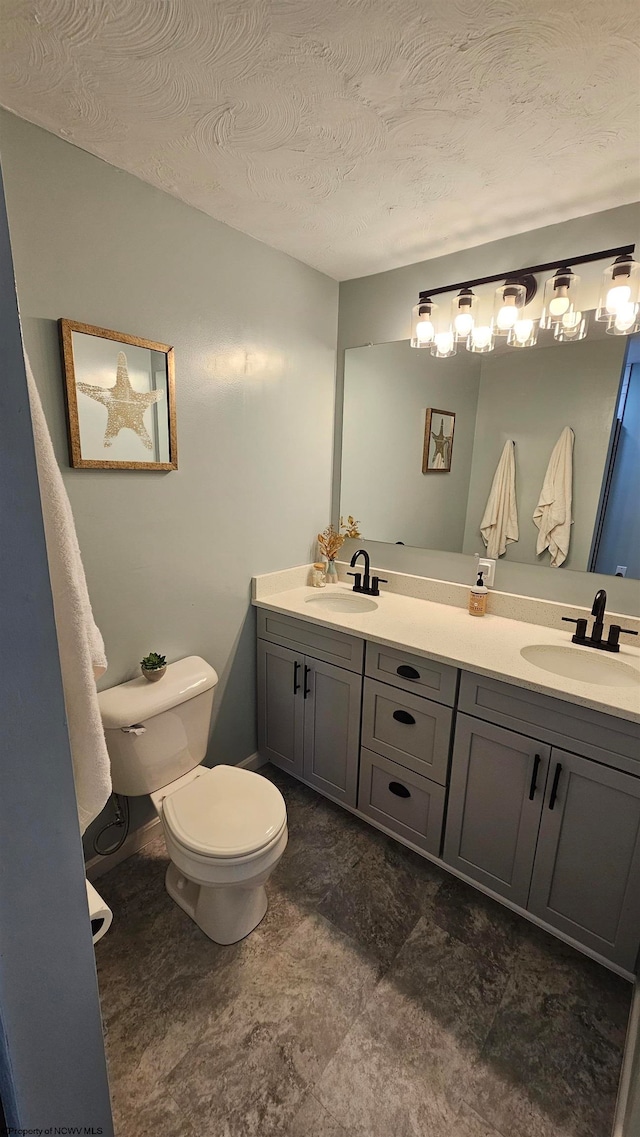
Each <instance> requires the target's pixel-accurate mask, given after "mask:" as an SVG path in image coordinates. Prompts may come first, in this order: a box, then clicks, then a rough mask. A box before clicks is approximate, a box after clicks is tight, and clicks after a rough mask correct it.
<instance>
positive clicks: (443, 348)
mask: <svg viewBox="0 0 640 1137" xmlns="http://www.w3.org/2000/svg"><path fill="white" fill-rule="evenodd" d="M456 351H457V344H456V337H455V332H454V331H453V330H452V329H451V328H449V329H448V330H447V331H445V332H436V334H435V336H434V337H433V343H432V344H431V354H432V355H435V357H436V359H447V358H448V357H449V356H450V355H455V354H456Z"/></svg>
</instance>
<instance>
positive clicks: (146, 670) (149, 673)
mask: <svg viewBox="0 0 640 1137" xmlns="http://www.w3.org/2000/svg"><path fill="white" fill-rule="evenodd" d="M140 668H141V670H142V674H143V675H144V677H145V679H148V680H149V682H150V683H157V682H158V680H159V679H162V676H163V675H164V673H165V671H166V670H167V660H166V656H164V655H158V653H157V651H150V652H149V654H148V655H145V657H144V659H143V660H141V661H140Z"/></svg>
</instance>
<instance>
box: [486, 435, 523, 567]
mask: <svg viewBox="0 0 640 1137" xmlns="http://www.w3.org/2000/svg"><path fill="white" fill-rule="evenodd" d="M514 445H515V443H513V442H512V441H511V439H508V440H507V442H505V444H504V450H503V451H502V455H501V457H500V461H499V462H498V465H497V466H496V472H495V474H494V476H493V483H492V485H491V492H490V494H489V497H488V499H487V507H486V509H485V511H484V517H483V518H482V521H481V522H480V532H481V533H482V539H483V541H484V543H485V545H486V546H487V556H488V557H501V556H503V554H504V553H505V552H506V550H507V545H508V544H509V542H510V541H517V540H518V536H519V533H518V507H517V505H516V460H515V457H514V452H513V451H514Z"/></svg>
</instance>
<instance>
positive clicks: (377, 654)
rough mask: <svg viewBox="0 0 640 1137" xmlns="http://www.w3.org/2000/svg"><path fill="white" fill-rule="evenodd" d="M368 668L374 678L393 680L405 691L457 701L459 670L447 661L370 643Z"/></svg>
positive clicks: (368, 645) (449, 703) (445, 701)
mask: <svg viewBox="0 0 640 1137" xmlns="http://www.w3.org/2000/svg"><path fill="white" fill-rule="evenodd" d="M365 671H366V674H367V675H370V676H371V678H372V679H380V680H381V681H382V682H383V683H392V684H393V686H394V687H400V689H401V690H403V691H413V692H415V694H416V695H424V696H426V698H427V699H434V700H435V702H436V703H445V704H446V705H447V706H448V707H452V706H453V704H454V703H455V701H456V682H457V679H458V670H457V668H456V667H448V666H447V664H446V663H435V662H434V661H433V660H430V659H423V658H422V657H421V656H419V655H410V654H409V652H404V651H396V650H395V649H394V648H390V647H381V646H380V644H374V643H367V660H366V665H365Z"/></svg>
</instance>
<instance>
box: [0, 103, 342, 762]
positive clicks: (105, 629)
mask: <svg viewBox="0 0 640 1137" xmlns="http://www.w3.org/2000/svg"><path fill="white" fill-rule="evenodd" d="M0 139H1V143H2V151H3V159H4V166H5V179H6V192H7V209H8V214H9V225H10V231H11V240H12V244H13V250H14V259H15V266H16V277H17V284H18V296H19V301H20V308H21V313H22V318H23V321H24V333H25V341H26V347H27V351H28V353H29V356H30V359H31V363H32V365H33V369H34V372H35V375H36V379H37V382H38V385H39V388H40V391H41V394H42V400H43V404H44V409H45V414H46V416H47V420H48V422H49V427H50V430H51V433H52V436H53V442H54V446H55V450H56V455H57V458H58V461H59V463H60V465H61V466H62V468H63V474H64V478H65V484H66V486H67V490H68V492H69V497H70V499H71V505H72V507H73V511H74V516H75V519H76V525H77V530H78V537H79V541H80V547H81V550H82V555H83V558H84V563H85V568H86V573H87V580H88V584H89V592H90V595H91V599H92V604H93V608H94V613H95V616H96V620H97V623H98V625H99V626H100V628H101V630H102V633H103V635H104V638H105V643H106V648H107V656H108V659H109V669H108V671H107V674H106V676H105V677H104V680H103V686H110V685H112V684H114V683H118V682H121V681H122V680H124V679H127V678H130V677H131V676H133V675H134V674H136V672H137V664H138V661H139V660H140V659H142V656H143V655H144V654H145V653H146V652H148V651H149V650H153V651H160V652H164V653H165V654H166V655H167V657H168V658H169V660H172V659H177V658H179V657H181V656H184V655H189V654H192V653H193V654H199V655H202V656H203V657H204V658H205V659H207V660H209V662H210V663H211V664H213V666H214V667H215V668H216V670H217V671H218V673H219V675H220V685H219V686H218V688H217V690H216V700H215V712H214V724H213V733H212V742H211V746H210V751H209V760H210V761H211V762H220V761H224V762H231V763H233V762H237V761H239V760H241V759H243V758H245V757H247V756H248V755H250V754H251V753H253V752H254V751H255V749H256V736H255V722H254V718H255V709H254V708H255V699H254V686H255V680H254V670H255V669H254V659H255V635H254V619H253V613H252V610H251V608H250V603H249V596H250V578H251V576H252V574H254V573H264V572H269V571H271V570H274V569H278V568H283V567H286V566H288V565H293V564H300V563H306V562H308V561H309V560H310V559H311V556H312V538H313V536H314V534H316V533H317V532H318V531H319V530H320V529H322V528H324V526H325V525H326V524H327V522H328V521H329V515H330V492H331V446H332V432H333V410H334V374H335V343H336V321H337V302H338V286H337V284H336V283H335V282H334V281H332V280H330V279H329V278H328V277H326V276H323V275H322V274H321V273H319V272H316V271H315V270H313V269H310V268H308V267H306V266H305V265H303V264H301V263H300V262H298V261H295V260H293V259H292V258H291V257H287V256H285V255H284V254H282V253H278V252H276V251H274V250H272V249H270V248H268V247H267V246H266V245H263V244H261V243H260V242H258V241H255V240H253V239H252V238H250V237H247V236H245V235H243V234H241V233H238V232H236V231H235V230H233V229H230V228H228V227H227V226H225V225H221V224H219V223H217V222H216V221H213V220H212V219H211V218H209V217H207V216H205V215H204V214H202V213H200V212H198V211H197V210H195V209H193V208H190V207H189V206H186V205H184V204H182V203H181V202H179V201H177V200H175V199H173V198H171V197H169V196H168V195H166V194H163V193H162V192H160V191H158V190H156V189H153V188H152V187H150V186H148V185H146V184H145V183H144V182H141V181H139V180H138V179H136V178H134V177H132V176H131V175H129V174H126V173H123V172H122V171H120V170H116V169H115V168H114V167H112V166H109V165H107V164H105V163H104V162H101V161H100V160H99V159H98V158H94V157H92V156H91V155H89V154H86V153H85V152H83V151H82V150H79V149H77V148H76V147H74V146H71V145H70V144H69V143H66V142H63V141H62V140H60V139H59V138H55V137H54V136H53V135H51V134H48V133H47V132H45V131H43V130H41V129H39V128H38V127H35V126H32V125H31V124H29V123H26V122H24V121H22V120H20V119H18V118H15V117H14V116H12V115H9V114H7V113H2V115H1V117H0ZM60 316H65V317H68V318H70V319H74V320H80V321H82V322H85V323H89V324H99V325H101V326H103V327H107V328H112V329H115V330H117V331H123V332H129V333H133V334H134V335H139V336H142V337H144V338H148V339H152V340H159V341H162V342H164V343H170V344H173V346H174V347H175V356H176V394H177V422H178V459H179V467H180V468H179V470H178V471H176V472H172V473H147V472H138V471H135V472H134V471H112V470H109V471H99V470H96V471H94V470H70V469H69V468H68V453H67V444H66V434H65V414H64V399H63V387H62V378H61V370H60V358H59V354H60V353H59V348H58V340H57V328H56V320H57V319H58V317H60Z"/></svg>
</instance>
